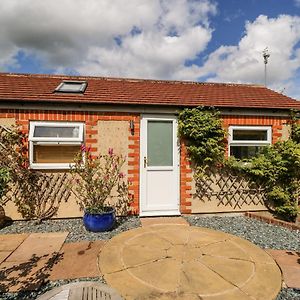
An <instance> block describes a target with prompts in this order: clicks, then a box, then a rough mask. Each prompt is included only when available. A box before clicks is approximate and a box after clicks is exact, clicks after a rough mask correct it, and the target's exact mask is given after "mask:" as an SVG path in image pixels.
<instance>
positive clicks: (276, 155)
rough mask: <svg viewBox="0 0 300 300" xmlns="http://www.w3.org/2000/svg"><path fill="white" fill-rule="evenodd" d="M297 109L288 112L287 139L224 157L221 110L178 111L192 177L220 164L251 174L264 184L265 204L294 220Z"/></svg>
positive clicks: (299, 141)
mask: <svg viewBox="0 0 300 300" xmlns="http://www.w3.org/2000/svg"><path fill="white" fill-rule="evenodd" d="M299 116H300V113H299V112H295V111H294V112H292V114H291V118H290V119H291V122H290V125H291V134H290V139H289V140H287V141H279V142H277V143H275V144H274V145H271V146H266V147H264V149H263V151H262V152H261V153H260V154H259V155H258V156H256V157H253V158H251V159H248V160H243V161H239V160H236V159H234V158H232V157H231V158H230V159H228V160H225V155H224V153H225V146H226V144H225V135H226V133H225V131H224V129H223V128H222V121H221V119H220V113H219V111H218V110H216V109H214V108H204V107H197V108H193V109H188V108H186V109H184V110H182V111H181V112H180V113H179V119H178V120H179V127H178V131H179V136H180V137H181V138H183V139H184V141H185V143H186V147H187V151H188V153H189V156H190V158H191V160H192V162H193V164H194V170H195V180H196V181H197V179H199V176H201V177H203V176H204V174H205V170H206V168H207V167H213V166H217V165H218V166H222V167H223V168H226V169H229V171H230V172H232V173H234V174H235V175H236V174H238V176H245V177H248V178H250V179H251V180H252V181H253V182H254V183H256V184H258V185H261V186H263V187H264V189H265V191H266V198H267V203H266V205H267V206H268V207H269V208H271V209H273V210H274V212H276V213H278V214H279V215H281V216H282V217H283V218H284V219H286V220H289V221H290V220H293V221H294V220H295V219H296V217H297V213H298V201H299V196H300V188H299V186H300V124H299V120H300V117H299Z"/></svg>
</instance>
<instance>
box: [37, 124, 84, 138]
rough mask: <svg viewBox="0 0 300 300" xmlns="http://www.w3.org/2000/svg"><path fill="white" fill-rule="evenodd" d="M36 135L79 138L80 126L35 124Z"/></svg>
mask: <svg viewBox="0 0 300 300" xmlns="http://www.w3.org/2000/svg"><path fill="white" fill-rule="evenodd" d="M33 136H34V137H55V138H78V137H79V127H78V126H70V127H60V126H55V127H52V126H35V128H34V134H33Z"/></svg>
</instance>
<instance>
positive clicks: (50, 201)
mask: <svg viewBox="0 0 300 300" xmlns="http://www.w3.org/2000/svg"><path fill="white" fill-rule="evenodd" d="M0 139H1V140H0V147H1V151H0V164H1V167H2V168H5V170H8V172H9V175H10V182H11V189H10V192H9V193H8V194H7V195H6V201H7V200H10V201H13V202H14V203H15V205H16V206H17V209H18V212H19V213H20V214H21V215H22V217H23V218H25V219H35V220H36V221H37V222H38V223H39V222H41V221H42V220H44V219H48V218H51V217H52V216H54V215H55V214H56V213H57V211H58V208H59V204H60V203H61V201H62V200H63V199H64V200H67V199H68V196H69V191H68V190H67V189H66V188H65V184H64V183H65V181H66V180H67V175H66V174H50V175H48V174H45V173H41V172H38V171H34V170H31V169H29V164H28V158H27V154H28V149H27V136H26V135H25V134H23V133H21V132H20V131H19V130H18V128H16V127H14V128H10V129H9V128H5V127H1V128H0Z"/></svg>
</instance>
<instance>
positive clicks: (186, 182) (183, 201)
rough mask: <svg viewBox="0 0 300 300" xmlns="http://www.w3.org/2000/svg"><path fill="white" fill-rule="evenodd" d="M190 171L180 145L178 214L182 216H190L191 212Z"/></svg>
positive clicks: (185, 151)
mask: <svg viewBox="0 0 300 300" xmlns="http://www.w3.org/2000/svg"><path fill="white" fill-rule="evenodd" d="M191 183H192V169H191V165H190V160H189V158H188V153H187V150H186V147H185V144H184V141H181V144H180V212H181V213H182V214H190V213H191V212H192V210H191V206H192V199H191V198H192V194H191V189H192V186H191Z"/></svg>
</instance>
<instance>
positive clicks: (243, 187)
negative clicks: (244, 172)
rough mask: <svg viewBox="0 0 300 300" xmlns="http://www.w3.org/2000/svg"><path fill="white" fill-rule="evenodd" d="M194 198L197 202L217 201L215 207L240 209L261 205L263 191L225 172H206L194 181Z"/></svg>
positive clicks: (264, 198)
mask: <svg viewBox="0 0 300 300" xmlns="http://www.w3.org/2000/svg"><path fill="white" fill-rule="evenodd" d="M195 185H196V196H197V198H199V200H201V201H204V199H207V200H208V201H217V206H220V205H223V206H230V207H231V208H233V209H235V208H241V207H242V206H243V205H263V204H264V202H265V200H266V196H265V192H264V189H263V188H262V187H260V186H257V185H255V184H254V183H253V182H251V181H250V180H248V179H246V178H244V177H242V176H238V175H234V174H230V173H229V172H227V171H219V170H207V171H206V174H205V175H204V176H203V177H200V178H198V179H197V180H196V184H195Z"/></svg>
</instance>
